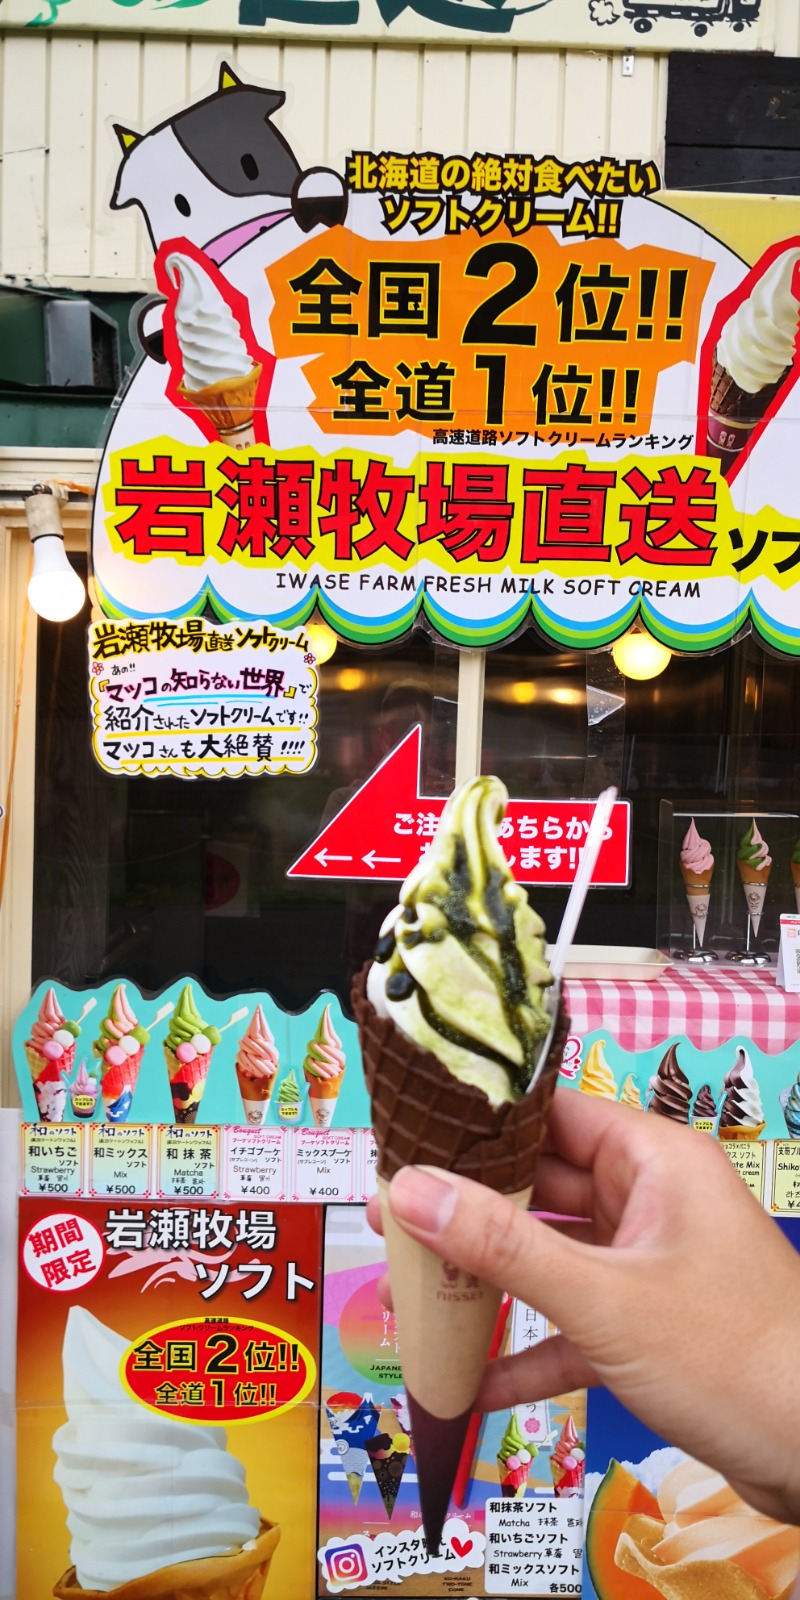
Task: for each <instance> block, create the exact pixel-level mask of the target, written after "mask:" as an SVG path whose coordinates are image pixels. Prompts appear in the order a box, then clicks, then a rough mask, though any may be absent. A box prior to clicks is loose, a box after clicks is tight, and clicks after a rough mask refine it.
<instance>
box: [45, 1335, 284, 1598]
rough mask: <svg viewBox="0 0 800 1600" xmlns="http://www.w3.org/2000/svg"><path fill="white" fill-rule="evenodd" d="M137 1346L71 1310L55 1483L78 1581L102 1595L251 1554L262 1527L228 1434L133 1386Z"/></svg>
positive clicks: (56, 1449) (56, 1444) (56, 1450)
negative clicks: (149, 1402)
mask: <svg viewBox="0 0 800 1600" xmlns="http://www.w3.org/2000/svg"><path fill="white" fill-rule="evenodd" d="M127 1347H128V1341H127V1340H126V1339H123V1338H121V1336H120V1335H119V1334H118V1333H115V1332H114V1331H113V1330H112V1329H111V1328H107V1327H105V1326H104V1324H103V1323H102V1322H98V1320H97V1318H96V1317H93V1316H92V1314H91V1312H89V1311H86V1310H85V1309H84V1307H82V1306H73V1307H71V1309H70V1312H69V1316H68V1318H67V1326H66V1332H65V1335H64V1355H63V1359H64V1404H65V1407H66V1412H67V1418H68V1420H67V1422H66V1423H64V1424H63V1426H62V1427H60V1428H58V1429H57V1431H56V1433H55V1435H54V1437H53V1449H54V1450H55V1453H56V1457H57V1460H56V1466H55V1471H54V1477H55V1480H56V1483H57V1484H58V1485H59V1488H60V1489H61V1493H62V1495H63V1497H64V1504H65V1505H66V1508H67V1526H68V1528H69V1532H70V1540H71V1546H70V1551H71V1560H72V1562H73V1563H74V1566H75V1568H76V1573H77V1578H78V1582H79V1583H80V1584H81V1586H82V1587H83V1588H84V1589H94V1590H100V1591H101V1592H107V1591H108V1590H109V1589H115V1588H117V1587H118V1586H119V1585H121V1584H124V1583H127V1582H130V1581H132V1580H133V1579H135V1578H141V1577H144V1576H146V1575H147V1574H148V1573H151V1572H157V1571H158V1570H159V1569H161V1568H163V1567H169V1566H172V1565H173V1564H174V1563H176V1562H179V1561H196V1560H199V1559H201V1558H203V1557H207V1556H220V1555H227V1554H230V1553H232V1552H234V1551H238V1550H241V1548H242V1546H244V1545H247V1544H248V1542H249V1541H250V1540H253V1539H255V1538H256V1535H257V1534H258V1531H259V1526H260V1522H261V1518H260V1516H259V1513H258V1511H256V1510H255V1509H254V1507H253V1506H251V1505H250V1504H249V1501H248V1497H247V1486H246V1484H245V1476H244V1468H243V1467H242V1466H241V1464H240V1462H238V1461H237V1460H236V1458H235V1457H234V1456H232V1455H230V1454H229V1452H228V1450H227V1448H226V1441H225V1434H224V1432H223V1430H222V1429H221V1428H208V1427H202V1426H197V1425H194V1424H191V1423H188V1422H179V1421H176V1420H175V1419H173V1418H172V1417H168V1416H157V1415H156V1414H155V1413H154V1412H152V1411H149V1410H147V1408H146V1407H144V1406H141V1405H138V1404H137V1402H136V1401H135V1400H133V1399H132V1397H131V1396H130V1395H129V1394H128V1393H127V1392H126V1390H125V1389H123V1387H122V1384H121V1382H120V1377H119V1366H120V1361H121V1359H122V1356H123V1354H124V1352H125V1350H126V1349H127Z"/></svg>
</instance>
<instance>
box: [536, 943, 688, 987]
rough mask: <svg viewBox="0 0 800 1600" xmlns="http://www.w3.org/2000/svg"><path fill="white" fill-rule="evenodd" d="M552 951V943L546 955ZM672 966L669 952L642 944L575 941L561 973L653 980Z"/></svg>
mask: <svg viewBox="0 0 800 1600" xmlns="http://www.w3.org/2000/svg"><path fill="white" fill-rule="evenodd" d="M551 953H552V947H551V946H548V949H547V954H548V956H549V955H550V954H551ZM671 966H672V962H671V960H670V958H669V956H665V955H663V954H662V952H661V951H660V950H647V949H645V948H644V947H643V946H641V945H609V944H574V945H573V946H572V948H571V950H570V952H569V955H568V956H567V962H566V966H565V968H564V977H565V978H605V979H607V980H609V981H613V982H615V983H617V982H620V981H621V980H625V979H628V980H629V981H631V982H636V983H652V982H653V980H654V979H655V978H660V977H661V974H662V973H663V972H665V971H666V970H667V968H668V967H671Z"/></svg>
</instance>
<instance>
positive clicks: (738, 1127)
mask: <svg viewBox="0 0 800 1600" xmlns="http://www.w3.org/2000/svg"><path fill="white" fill-rule="evenodd" d="M723 1087H724V1089H725V1099H724V1100H723V1102H722V1110H721V1112H720V1116H719V1136H720V1139H758V1138H760V1136H761V1134H762V1133H763V1132H764V1128H765V1126H766V1123H765V1118H764V1108H763V1106H762V1104H761V1095H760V1093H759V1088H758V1084H757V1083H756V1079H755V1074H754V1072H753V1067H752V1063H751V1061H750V1057H749V1055H748V1054H747V1051H746V1050H745V1049H744V1048H743V1047H742V1046H740V1047H739V1049H738V1050H737V1052H736V1060H735V1061H734V1064H733V1066H732V1067H731V1070H730V1072H728V1073H726V1075H725V1080H724V1085H723Z"/></svg>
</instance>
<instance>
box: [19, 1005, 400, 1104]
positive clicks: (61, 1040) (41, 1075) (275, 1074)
mask: <svg viewBox="0 0 800 1600" xmlns="http://www.w3.org/2000/svg"><path fill="white" fill-rule="evenodd" d="M13 1052H14V1063H15V1066H16V1070H17V1081H18V1083H19V1088H20V1095H21V1098H22V1106H23V1114H24V1116H25V1119H26V1121H29V1122H43V1123H45V1122H46V1123H62V1122H80V1123H88V1122H92V1121H100V1122H106V1123H107V1124H109V1125H110V1124H122V1123H127V1122H128V1121H131V1122H134V1123H137V1122H138V1123H170V1122H173V1123H175V1124H194V1123H212V1124H226V1123H231V1124H237V1123H244V1124H247V1125H248V1126H251V1127H263V1126H265V1125H266V1126H269V1125H273V1126H283V1125H289V1126H295V1127H298V1126H306V1127H310V1128H329V1127H331V1126H332V1125H338V1126H339V1127H342V1128H360V1127H365V1126H367V1125H368V1121H369V1116H368V1113H369V1102H368V1100H367V1095H366V1091H365V1088H364V1081H363V1076H362V1072H361V1058H360V1052H359V1049H358V1040H357V1036H356V1030H355V1027H354V1025H353V1023H352V1022H351V1021H350V1020H349V1018H347V1017H346V1016H345V1015H344V1013H343V1011H342V1008H341V1006H340V1004H339V1002H338V1000H337V999H336V998H335V996H333V995H320V996H319V999H318V1000H316V1001H315V1002H313V1004H312V1005H310V1006H309V1007H307V1009H306V1010H305V1011H303V1012H300V1013H299V1014H290V1013H288V1012H285V1011H283V1010H282V1009H281V1007H280V1006H278V1005H277V1004H276V1002H275V1001H274V1000H273V999H272V998H271V996H270V995H268V994H261V993H250V994H247V995H235V996H233V997H232V998H231V999H229V1000H217V999H212V997H211V996H210V995H207V994H206V993H205V991H204V990H203V988H202V986H201V985H200V984H199V983H198V982H196V981H195V980H191V981H189V980H186V979H178V980H177V981H176V982H175V983H172V984H170V985H169V987H168V988H167V989H165V990H164V991H163V993H162V994H160V995H159V996H158V997H157V998H155V999H152V1000H148V999H145V997H144V996H143V995H142V994H140V992H139V990H138V989H137V988H136V985H135V984H133V983H131V982H129V981H128V982H113V981H112V982H109V983H106V984H104V985H102V986H101V987H100V988H97V989H93V990H91V991H86V990H79V991H76V990H72V989H69V988H68V987H67V986H66V984H60V983H59V984H47V983H42V984H39V986H38V988H37V989H36V990H35V991H34V993H33V997H32V999H31V1001H30V1002H29V1004H28V1005H27V1006H26V1008H25V1010H24V1011H23V1012H22V1015H21V1016H20V1017H19V1019H18V1021H17V1023H16V1025H15V1028H14V1035H13Z"/></svg>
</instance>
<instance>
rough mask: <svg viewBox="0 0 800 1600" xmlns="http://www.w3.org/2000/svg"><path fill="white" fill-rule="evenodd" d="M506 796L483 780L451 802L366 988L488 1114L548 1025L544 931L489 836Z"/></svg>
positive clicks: (515, 1086) (526, 1070) (506, 1095)
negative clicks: (479, 1095) (477, 1094)
mask: <svg viewBox="0 0 800 1600" xmlns="http://www.w3.org/2000/svg"><path fill="white" fill-rule="evenodd" d="M507 798H508V796H507V794H506V791H505V788H504V786H503V784H502V783H501V782H500V780H499V779H498V778H491V777H480V778H474V779H472V780H471V781H470V782H469V783H465V784H462V786H461V787H460V788H459V789H457V790H456V791H455V792H454V794H452V795H451V797H450V799H449V800H448V802H447V805H446V806H445V809H444V812H443V813H442V818H441V821H440V823H439V830H438V832H437V834H436V837H435V839H434V841H433V844H432V845H431V848H430V851H429V852H428V854H427V855H426V856H423V858H422V860H421V861H420V862H419V865H418V866H417V867H416V868H415V869H414V871H413V872H411V873H410V874H409V876H408V878H407V879H406V881H405V883H404V884H403V887H402V890H401V891H400V904H399V906H397V908H396V909H395V910H394V911H392V912H391V913H390V915H389V916H388V917H387V918H386V921H385V922H384V924H383V927H382V928H381V936H380V939H379V941H378V946H377V949H376V952H375V960H374V962H373V964H372V967H371V968H370V973H369V978H368V981H367V997H368V999H369V1000H370V1002H371V1003H372V1005H373V1006H374V1008H375V1010H376V1011H377V1013H378V1015H379V1016H382V1017H387V1016H388V1017H390V1018H391V1020H392V1021H393V1022H394V1024H395V1026H396V1027H397V1028H399V1030H400V1032H401V1033H404V1034H406V1035H407V1037H408V1038H410V1039H412V1040H413V1041H414V1043H415V1044H416V1045H418V1046H419V1048H420V1049H422V1050H431V1051H432V1052H433V1054H434V1055H436V1057H437V1058H438V1060H439V1061H440V1062H441V1063H442V1065H443V1066H444V1067H445V1068H446V1069H447V1071H448V1072H450V1073H451V1074H452V1075H453V1077H455V1078H458V1079H460V1080H461V1081H462V1082H463V1083H467V1084H471V1085H473V1086H474V1087H475V1088H478V1089H481V1090H482V1091H483V1093H484V1094H485V1095H486V1096H487V1099H488V1100H489V1102H490V1104H491V1105H492V1106H493V1107H499V1106H501V1105H504V1104H506V1103H508V1102H509V1101H514V1100H518V1099H520V1097H521V1096H522V1095H524V1093H525V1091H526V1089H527V1087H528V1085H529V1083H530V1082H531V1079H532V1077H533V1074H534V1071H535V1069H536V1065H537V1062H538V1058H539V1054H540V1051H541V1048H542V1044H543V1043H544V1040H545V1038H546V1036H547V1034H548V1031H549V1028H550V1018H549V1017H548V1014H547V1010H546V1008H545V1005H544V999H543V988H544V987H545V986H546V985H547V984H549V983H550V982H552V978H551V973H550V969H549V967H548V966H547V963H546V961H545V957H544V940H543V937H542V935H543V933H544V924H543V922H542V920H541V918H540V917H538V916H537V914H536V912H535V911H534V910H533V909H532V907H531V906H530V905H529V904H528V897H527V895H526V893H525V890H524V889H523V888H521V887H520V885H519V884H517V883H515V881H514V879H513V877H512V876H511V871H510V868H509V865H508V862H507V861H506V858H505V856H504V854H503V851H502V848H501V846H500V844H499V842H498V837H497V831H498V827H499V824H500V821H501V819H502V816H503V813H504V810H505V805H506V801H507Z"/></svg>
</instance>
